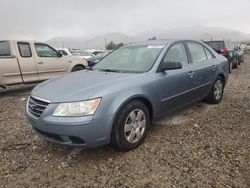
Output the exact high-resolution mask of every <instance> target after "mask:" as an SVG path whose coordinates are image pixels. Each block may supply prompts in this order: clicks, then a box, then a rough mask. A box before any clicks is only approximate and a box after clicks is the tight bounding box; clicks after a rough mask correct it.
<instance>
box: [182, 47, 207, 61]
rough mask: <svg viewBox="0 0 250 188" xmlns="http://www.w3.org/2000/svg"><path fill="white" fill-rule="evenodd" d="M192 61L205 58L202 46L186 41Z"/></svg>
mask: <svg viewBox="0 0 250 188" xmlns="http://www.w3.org/2000/svg"><path fill="white" fill-rule="evenodd" d="M187 45H188V48H189V51H190V54H191V57H192V60H193V63H198V62H202V61H205V60H207V56H206V54H205V51H204V48H203V46H202V45H200V44H198V43H187Z"/></svg>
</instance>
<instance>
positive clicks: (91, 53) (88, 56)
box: [73, 50, 103, 63]
mask: <svg viewBox="0 0 250 188" xmlns="http://www.w3.org/2000/svg"><path fill="white" fill-rule="evenodd" d="M102 52H103V51H102V50H86V51H80V50H79V51H75V52H74V53H73V56H76V57H80V58H82V59H85V60H86V61H87V62H88V63H90V62H91V61H92V59H93V58H94V57H95V56H96V55H97V54H99V53H102Z"/></svg>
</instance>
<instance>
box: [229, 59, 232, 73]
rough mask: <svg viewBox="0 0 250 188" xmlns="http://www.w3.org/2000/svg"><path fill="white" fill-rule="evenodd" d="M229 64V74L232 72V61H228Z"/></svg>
mask: <svg viewBox="0 0 250 188" xmlns="http://www.w3.org/2000/svg"><path fill="white" fill-rule="evenodd" d="M228 64H229V73H231V72H232V71H233V63H232V61H228Z"/></svg>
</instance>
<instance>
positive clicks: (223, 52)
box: [221, 48, 230, 55]
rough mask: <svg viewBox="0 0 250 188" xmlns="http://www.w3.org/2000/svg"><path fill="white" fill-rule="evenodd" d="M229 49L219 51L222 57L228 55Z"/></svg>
mask: <svg viewBox="0 0 250 188" xmlns="http://www.w3.org/2000/svg"><path fill="white" fill-rule="evenodd" d="M229 51H230V50H229V49H228V48H223V49H222V50H221V53H222V55H228V54H229Z"/></svg>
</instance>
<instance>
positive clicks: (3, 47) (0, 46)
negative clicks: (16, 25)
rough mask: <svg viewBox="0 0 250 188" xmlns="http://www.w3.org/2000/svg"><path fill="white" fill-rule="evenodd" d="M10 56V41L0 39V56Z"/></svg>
mask: <svg viewBox="0 0 250 188" xmlns="http://www.w3.org/2000/svg"><path fill="white" fill-rule="evenodd" d="M1 56H2V57H4V56H11V51H10V43H9V42H8V41H0V57H1Z"/></svg>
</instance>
